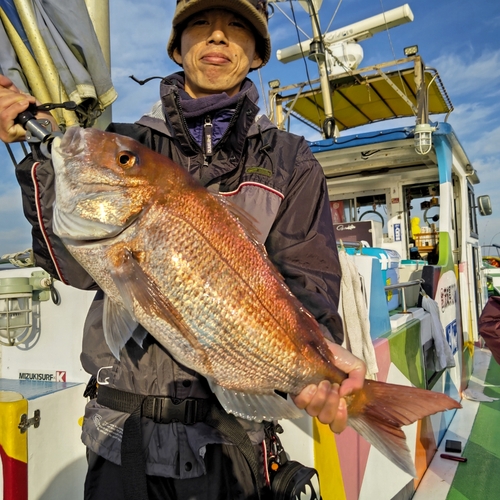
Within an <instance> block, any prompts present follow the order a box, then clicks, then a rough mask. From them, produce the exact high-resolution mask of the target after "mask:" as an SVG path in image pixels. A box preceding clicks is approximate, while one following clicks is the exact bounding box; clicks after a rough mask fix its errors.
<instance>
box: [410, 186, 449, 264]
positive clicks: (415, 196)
mask: <svg viewBox="0 0 500 500" xmlns="http://www.w3.org/2000/svg"><path fill="white" fill-rule="evenodd" d="M404 198H405V213H406V214H407V217H408V220H407V224H408V227H409V228H410V231H408V241H407V243H408V249H409V252H408V253H409V255H410V259H417V260H420V259H422V260H426V261H427V262H428V263H429V264H437V262H438V260H439V255H438V251H439V216H440V206H439V184H436V183H425V184H414V185H411V186H406V187H405V188H404Z"/></svg>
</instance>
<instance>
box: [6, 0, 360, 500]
mask: <svg viewBox="0 0 500 500" xmlns="http://www.w3.org/2000/svg"><path fill="white" fill-rule="evenodd" d="M267 20H268V13H267V2H266V1H257V0H231V1H227V0H220V1H217V0H210V1H209V0H190V1H189V0H178V1H177V6H176V10H175V14H174V17H173V22H172V31H171V35H170V39H169V42H168V46H167V50H168V54H169V56H170V57H171V58H172V60H173V61H175V62H176V63H177V64H178V65H179V66H180V71H179V72H177V73H174V74H172V75H170V76H167V77H166V78H164V79H163V80H162V81H161V83H160V89H159V92H160V100H159V101H158V102H157V103H156V104H155V105H154V106H153V107H152V109H151V111H150V112H149V113H147V114H145V115H144V116H142V117H141V118H140V119H139V120H138V121H137V122H136V123H134V124H124V123H112V124H111V125H110V126H109V127H108V130H109V131H111V132H114V133H118V134H122V135H126V136H129V137H132V138H134V139H136V140H138V141H139V142H141V143H142V144H144V145H146V146H148V147H150V148H151V149H153V150H155V151H157V152H159V153H161V154H164V155H166V156H168V157H169V158H171V159H173V160H174V161H175V162H177V163H178V164H180V165H182V166H183V167H184V168H186V169H187V170H188V171H189V172H190V173H191V175H192V176H193V177H194V178H195V179H197V180H198V182H199V183H200V184H202V185H203V186H205V187H206V188H207V189H208V190H210V191H212V192H214V193H222V194H226V195H228V196H230V197H231V199H232V201H233V202H234V203H236V204H237V205H239V206H240V207H241V208H242V209H243V210H245V211H247V212H248V213H249V214H250V216H251V218H252V219H255V220H256V221H257V222H256V225H257V230H258V233H259V234H260V239H261V242H262V243H264V245H265V247H266V249H267V252H268V254H269V257H270V259H271V261H272V262H273V263H274V264H275V265H276V267H277V268H278V270H279V271H280V272H281V274H282V275H283V277H284V279H285V282H286V284H287V285H288V287H289V288H290V290H291V291H292V292H293V293H294V294H295V295H296V296H297V297H298V299H299V300H300V301H301V302H302V304H303V305H304V306H305V307H306V308H307V309H308V310H309V311H310V312H311V313H312V314H313V315H314V317H315V318H316V319H317V321H318V323H319V324H320V325H321V327H322V329H323V331H324V334H325V337H326V338H327V339H328V343H329V347H330V349H331V350H332V352H333V353H334V355H335V358H336V360H337V363H338V367H339V368H340V369H342V370H343V371H345V372H346V373H348V378H347V379H346V380H345V381H344V382H343V383H342V384H341V386H340V387H339V386H338V385H336V384H333V385H332V384H331V383H329V382H328V381H323V382H321V383H320V384H319V385H317V386H309V387H306V388H305V389H304V390H303V391H302V392H301V393H300V394H298V395H296V396H294V397H293V400H294V402H295V404H296V405H297V406H298V407H299V408H301V409H305V410H306V412H307V413H308V414H309V415H312V416H315V417H318V419H319V420H320V421H321V422H323V423H325V424H328V425H329V426H330V428H331V429H332V431H334V432H341V431H342V430H343V429H344V428H345V427H346V423H347V411H346V403H345V399H344V397H345V396H347V395H348V394H350V393H351V391H353V390H355V389H359V388H361V387H362V385H363V382H364V376H365V366H364V363H363V362H362V361H360V360H359V359H357V358H355V357H354V356H353V355H352V354H351V353H350V352H348V351H346V350H345V349H343V348H342V347H341V344H342V341H343V328H342V322H341V319H340V317H339V314H338V311H337V305H338V298H339V288H340V269H339V261H338V255H337V247H336V242H335V237H334V234H333V226H332V220H331V214H330V208H329V200H328V192H327V188H326V182H325V179H324V176H323V172H322V169H321V166H320V165H319V164H318V162H317V161H316V159H315V158H314V156H313V155H312V153H311V151H310V149H309V147H308V145H307V143H306V142H305V140H304V139H303V138H301V137H298V136H295V135H292V134H290V133H288V132H284V131H281V130H278V129H277V128H276V126H275V125H274V124H272V123H271V122H270V121H269V120H268V119H267V118H266V117H265V116H262V115H259V108H258V106H257V100H258V92H257V89H256V87H255V85H254V84H253V83H252V81H251V80H250V79H248V78H247V75H248V73H249V72H250V71H252V70H256V69H258V68H260V67H261V66H263V65H264V64H266V63H267V61H268V60H269V57H270V54H271V45H270V37H269V32H268V26H267ZM33 102H35V100H34V98H33V97H31V96H26V95H24V94H21V93H20V92H19V91H18V90H17V89H16V88H15V86H14V85H13V84H12V82H10V80H8V79H7V78H5V77H2V76H0V138H1V139H2V140H3V141H4V142H14V141H19V140H23V139H24V136H25V132H24V130H23V129H22V128H21V127H20V126H19V125H16V124H15V123H14V119H15V118H16V116H17V115H18V113H20V112H22V111H24V110H25V109H26V108H27V107H28V105H29V104H30V103H33ZM40 116H41V114H40ZM50 119H51V120H52V118H51V117H50ZM34 169H36V175H33V176H32V172H33V171H34ZM16 174H17V177H18V180H19V183H20V185H21V188H22V193H23V202H24V210H25V215H26V217H27V218H28V220H29V221H30V222H31V224H32V226H33V231H32V233H33V250H34V253H35V256H36V263H37V265H39V266H41V267H43V268H44V269H46V270H47V271H48V272H50V274H51V275H53V276H55V277H57V278H58V279H60V280H61V281H63V282H65V283H67V284H70V285H72V286H75V287H78V288H82V289H93V288H96V285H95V284H94V283H93V281H92V279H91V278H90V277H89V276H88V275H87V273H86V272H85V271H84V270H83V269H82V268H81V267H80V266H79V265H78V264H77V263H76V261H74V260H73V258H72V257H71V256H70V255H69V253H68V252H67V251H66V250H65V248H64V247H63V245H62V243H61V241H60V240H59V239H58V238H57V237H56V236H55V235H54V234H53V232H52V225H51V217H52V212H51V211H52V202H53V199H54V185H53V170H52V166H51V163H50V161H49V160H47V159H46V158H44V157H43V156H41V154H40V151H39V149H38V148H37V146H36V145H35V146H32V154H30V155H29V156H28V157H27V158H26V159H25V160H24V161H23V162H21V164H20V165H19V166H18V168H17V172H16ZM37 207H38V209H37ZM103 301H104V296H103V293H102V292H101V291H99V290H98V291H97V294H96V297H95V300H94V302H93V304H92V306H91V308H90V311H89V313H88V317H87V320H86V323H85V327H84V328H85V331H84V337H83V350H82V354H81V362H82V364H83V367H84V369H85V370H86V371H87V372H88V373H89V374H91V375H93V376H94V377H95V379H97V383H98V384H100V385H99V386H100V387H101V388H102V387H106V391H107V392H106V394H108V395H109V394H111V395H112V397H111V398H109V397H108V398H107V399H105V400H103V398H102V396H101V391H99V389H98V390H97V397H95V396H96V394H95V390H94V389H95V387H94V382H95V379H92V383H91V384H89V391H88V393H89V395H90V398H91V399H90V401H89V402H88V404H87V406H86V411H85V419H84V424H83V429H82V439H83V442H84V444H85V445H86V446H87V448H88V461H89V468H88V473H87V478H86V482H85V499H86V500H97V499H99V500H101V499H102V500H104V499H106V500H121V499H128V498H135V499H137V498H149V499H207V500H209V499H213V500H216V499H217V500H223V499H227V500H230V499H231V500H236V499H249V498H257V493H256V489H258V490H260V491H259V492H260V496H261V498H264V497H265V495H266V494H268V485H267V484H266V480H265V474H264V467H265V460H266V457H265V456H264V453H263V447H262V442H263V441H264V438H265V432H264V426H265V424H264V423H252V422H248V421H243V420H241V419H239V422H240V424H241V425H242V426H243V427H244V429H245V430H246V432H247V434H248V436H249V438H250V440H251V442H252V444H253V445H254V452H255V455H256V458H257V459H258V463H259V464H260V467H261V471H260V472H261V476H260V477H259V478H258V480H257V481H254V480H253V476H252V474H251V471H250V468H249V465H248V463H247V462H246V461H245V458H244V457H243V455H242V454H241V452H240V450H239V448H238V446H235V445H234V443H232V442H231V440H230V439H228V438H227V436H224V434H223V433H221V432H218V430H217V428H214V427H213V426H211V425H209V424H208V423H207V421H206V415H207V412H208V411H209V408H210V405H214V404H217V403H216V402H215V401H214V398H213V395H212V394H211V391H210V389H209V387H208V384H207V382H206V380H205V379H204V378H203V377H202V376H200V375H199V374H197V373H195V372H193V371H192V370H189V369H187V368H185V367H183V366H181V365H180V364H178V363H177V362H176V361H175V360H174V359H173V358H172V357H171V356H170V354H169V352H168V351H167V350H166V349H165V348H163V347H162V346H161V345H160V344H159V343H157V342H156V340H155V339H154V338H153V337H152V336H151V335H149V334H148V335H147V337H146V339H145V341H144V343H143V346H142V348H141V347H139V346H138V345H137V344H135V343H134V342H129V343H127V345H126V346H125V347H124V348H123V350H122V352H121V358H120V360H117V359H116V358H115V357H114V356H113V355H112V354H111V352H110V351H109V348H108V347H107V344H106V342H105V340H104V336H103V325H102V312H103ZM110 391H111V392H110ZM102 392H104V389H102ZM144 398H146V400H147V401H148V405H149V406H148V405H145V404H144V403H143V401H145V399H144ZM129 400H132V401H140V402H142V404H140V405H139V417H140V424H139V432H140V440H141V441H139V445H137V441H132V440H131V438H130V428H129V427H128V426H129V423H130V422H131V420H132V416H131V415H132V414H133V413H134V412H133V411H132V410H131V409H130V408H129V407H128V406H127V404H126V403H127V401H129ZM172 401H173V402H174V403H175V404H182V405H183V406H184V407H185V408H186V409H187V408H189V407H190V406H192V405H191V403H192V402H196V404H197V406H196V407H197V408H198V410H197V411H195V412H194V415H193V413H192V412H191V414H190V416H189V417H188V415H187V413H188V412H187V411H186V413H185V416H184V418H180V419H179V418H176V419H172V415H171V414H170V415H169V410H168V409H169V408H170V407H171V406H172ZM134 404H135V403H134ZM159 404H160V405H162V408H164V411H162V412H161V414H160V415H158V414H154V412H151V411H150V409H148V408H149V407H150V406H151V405H153V406H154V405H159ZM133 443H135V445H134V444H133ZM141 445H142V446H141ZM134 446H135V450H134V449H132V455H130V453H129V452H130V448H134ZM138 448H140V449H138ZM125 449H126V450H127V451H126V452H125V451H124V450H125ZM134 452H135V453H136V455H137V454H138V455H137V456H139V455H141V453H142V459H143V461H144V464H143V465H141V464H139V463H138V464H137V467H136V468H141V467H144V468H145V470H144V471H143V473H144V472H145V478H146V480H145V487H146V488H147V493H144V492H143V491H142V492H139V493H138V492H137V491H136V490H135V488H136V486H134V484H131V483H133V481H131V479H130V477H131V476H130V474H132V472H131V471H130V468H128V467H127V466H126V464H125V462H126V461H127V460H129V458H130V456H135V455H133V453H134ZM125 453H129V455H127V457H128V458H127V460H126V459H125V455H124V454H125ZM127 463H128V462H127ZM255 482H257V483H258V484H257V488H256V485H255ZM141 495H143V496H141Z"/></svg>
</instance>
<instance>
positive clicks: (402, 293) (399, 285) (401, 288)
mask: <svg viewBox="0 0 500 500" xmlns="http://www.w3.org/2000/svg"><path fill="white" fill-rule="evenodd" d="M423 283H425V281H424V280H423V279H418V280H411V281H403V282H401V283H394V284H393V285H387V286H385V287H384V289H385V291H386V292H389V291H391V290H397V291H398V293H399V294H400V297H401V304H402V309H403V310H402V311H401V314H408V310H407V307H406V295H405V289H406V288H409V287H411V286H417V285H418V286H421V285H422V284H423Z"/></svg>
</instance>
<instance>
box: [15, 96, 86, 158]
mask: <svg viewBox="0 0 500 500" xmlns="http://www.w3.org/2000/svg"><path fill="white" fill-rule="evenodd" d="M56 108H63V109H67V110H70V111H74V110H76V108H77V104H76V102H74V101H67V102H62V103H46V104H40V105H39V106H37V105H36V104H30V105H29V106H28V107H27V108H26V109H25V110H24V111H23V112H22V113H19V114H18V115H17V117H16V119H15V120H14V122H15V123H18V124H19V125H21V126H22V127H23V128H24V129H25V130H26V141H27V142H29V143H41V146H40V149H41V151H42V153H43V155H44V156H46V157H47V158H50V148H51V145H52V141H53V140H54V138H55V137H58V136H59V137H61V136H62V134H61V133H60V132H52V126H51V123H50V121H49V120H46V119H45V120H37V119H36V118H35V115H36V114H37V113H38V112H39V111H50V110H52V109H56Z"/></svg>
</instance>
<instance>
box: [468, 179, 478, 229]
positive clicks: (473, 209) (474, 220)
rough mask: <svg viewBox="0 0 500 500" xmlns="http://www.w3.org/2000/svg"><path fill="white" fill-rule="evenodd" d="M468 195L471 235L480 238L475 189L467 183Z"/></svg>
mask: <svg viewBox="0 0 500 500" xmlns="http://www.w3.org/2000/svg"><path fill="white" fill-rule="evenodd" d="M467 197H468V199H469V225H470V235H471V236H472V237H473V238H478V237H479V236H478V230H477V213H476V203H475V199H474V190H473V189H472V186H471V185H470V184H469V183H467Z"/></svg>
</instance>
